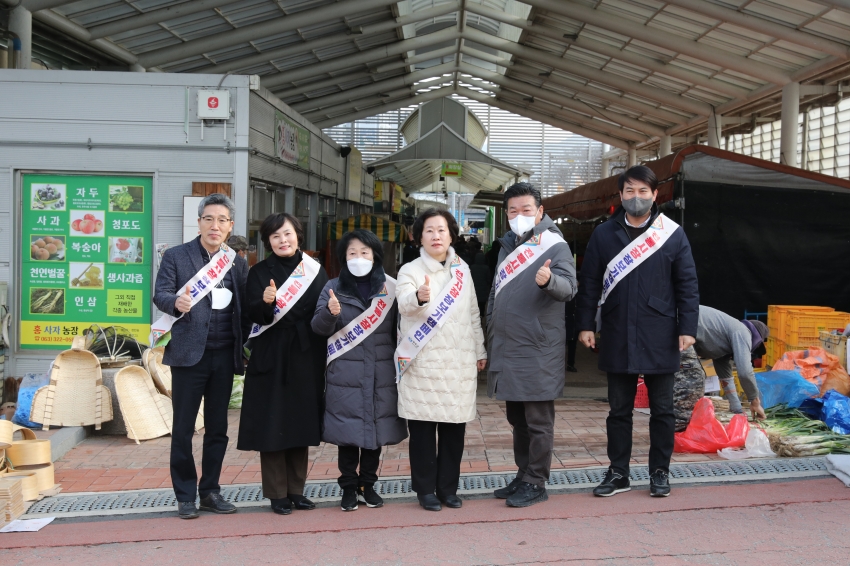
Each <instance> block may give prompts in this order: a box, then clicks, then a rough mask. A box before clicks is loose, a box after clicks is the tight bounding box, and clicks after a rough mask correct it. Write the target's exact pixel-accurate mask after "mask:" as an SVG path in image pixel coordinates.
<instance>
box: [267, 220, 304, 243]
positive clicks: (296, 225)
mask: <svg viewBox="0 0 850 566" xmlns="http://www.w3.org/2000/svg"><path fill="white" fill-rule="evenodd" d="M287 220H288V221H289V223H290V224H292V229H293V230H295V236H296V237H297V238H298V247H299V248H300V247H301V246H302V245H303V243H304V228H303V227H302V226H301V221H300V220H298V219H297V218H295V217H294V216H292V215H291V214H289V213H288V212H276V213H274V214H269V215H268V216H266V219H265V220H263V223H262V224H261V225H260V238H262V240H263V245H265V246H266V247H267V248H270V247H271V244H270V243H269V238H270V237H271V235H272V234H274V233H275V232H277V231H278V230H280V227H281V226H283V225H284V224H286V221H287Z"/></svg>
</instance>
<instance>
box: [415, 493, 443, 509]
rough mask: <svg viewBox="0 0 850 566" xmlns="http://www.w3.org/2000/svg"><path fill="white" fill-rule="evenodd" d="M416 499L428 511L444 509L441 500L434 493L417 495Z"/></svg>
mask: <svg viewBox="0 0 850 566" xmlns="http://www.w3.org/2000/svg"><path fill="white" fill-rule="evenodd" d="M416 498H417V499H419V505H421V506H422V508H423V509H425V510H426V511H441V510H442V509H443V506H442V505H440V500H439V499H437V496H436V495H434V494H433V493H426V494H425V495H417V496H416Z"/></svg>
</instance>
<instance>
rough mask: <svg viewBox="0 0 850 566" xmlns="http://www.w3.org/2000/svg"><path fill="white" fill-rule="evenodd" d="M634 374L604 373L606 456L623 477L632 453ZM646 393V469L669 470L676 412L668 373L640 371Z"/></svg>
mask: <svg viewBox="0 0 850 566" xmlns="http://www.w3.org/2000/svg"><path fill="white" fill-rule="evenodd" d="M637 380H638V376H637V375H633V374H626V373H609V374H608V404H609V405H610V406H611V410H610V412H609V413H608V419H607V421H606V425H607V428H608V459H609V460H610V461H611V468H612V469H613V470H614V471H615V472H618V473H620V474H622V475H623V476H625V477H628V475H629V460H630V459H631V457H632V413H633V412H634V407H635V394H636V393H637ZM643 381H644V383H646V389H647V392H648V393H649V411H650V416H649V471H650V473H652V472H654V471H655V470H664V471H665V472H667V471H669V468H670V457H671V456H672V455H673V434H674V433H675V431H676V416H675V414H674V412H673V383H674V381H675V380H674V377H673V374H672V373H664V374H656V375H644V376H643Z"/></svg>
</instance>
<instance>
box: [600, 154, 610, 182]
mask: <svg viewBox="0 0 850 566" xmlns="http://www.w3.org/2000/svg"><path fill="white" fill-rule="evenodd" d="M610 171H611V160H610V159H603V160H602V177H600V178H601V179H606V178H608V177H609V176H610V175H611V173H610Z"/></svg>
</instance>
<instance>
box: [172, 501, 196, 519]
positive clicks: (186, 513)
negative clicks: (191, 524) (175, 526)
mask: <svg viewBox="0 0 850 566" xmlns="http://www.w3.org/2000/svg"><path fill="white" fill-rule="evenodd" d="M177 516H178V517H180V518H181V519H197V518H198V508H197V507H195V502H194V501H178V502H177Z"/></svg>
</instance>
